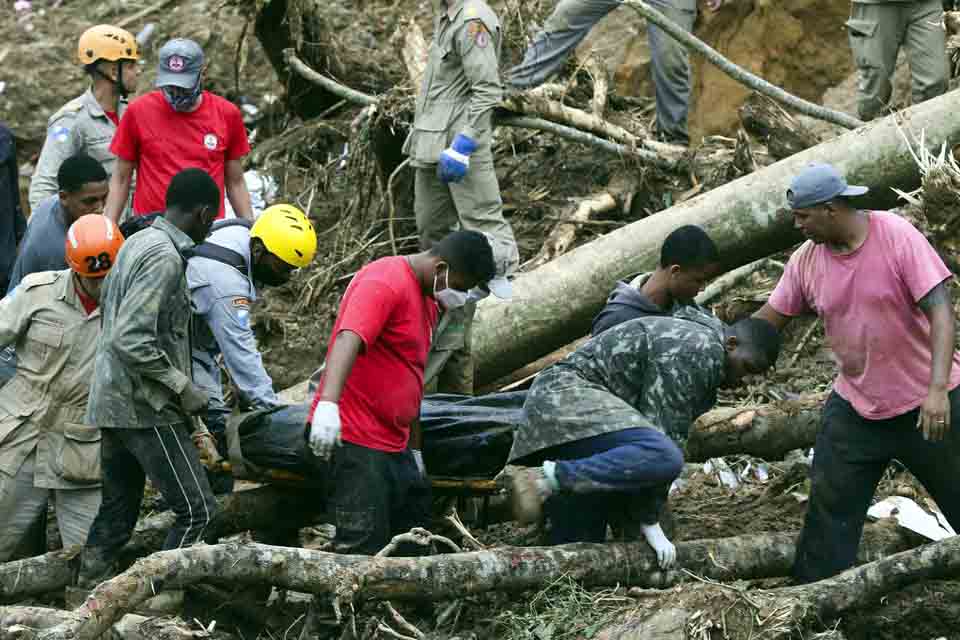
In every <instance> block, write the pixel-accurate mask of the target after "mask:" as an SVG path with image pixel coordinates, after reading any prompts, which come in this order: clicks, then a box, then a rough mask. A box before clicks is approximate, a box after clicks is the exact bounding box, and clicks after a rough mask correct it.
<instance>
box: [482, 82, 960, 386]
mask: <svg viewBox="0 0 960 640" xmlns="http://www.w3.org/2000/svg"><path fill="white" fill-rule="evenodd" d="M958 108H960V93H958V92H950V93H947V94H945V95H943V96H941V97H939V98H935V99H933V100H928V101H927V102H924V103H922V104H919V105H917V106H915V107H912V108H911V109H909V110H907V111H905V112H904V113H901V114H897V115H895V116H890V117H887V118H884V119H883V120H879V121H876V122H872V123H870V124H868V125H866V126H864V127H861V128H859V129H856V130H854V131H851V132H849V133H847V134H845V135H843V136H841V137H839V138H837V139H835V140H831V141H829V142H824V143H822V144H819V145H817V146H815V147H812V148H810V149H807V150H806V151H803V152H800V153H798V154H796V155H793V156H791V157H789V158H786V159H785V160H781V161H780V162H778V163H776V164H774V165H771V166H769V167H766V168H764V169H761V170H759V171H757V172H756V173H753V174H750V175H747V176H744V177H743V178H740V179H738V180H736V181H734V182H731V183H729V184H727V185H724V186H721V187H718V188H717V189H714V190H712V191H709V192H707V193H705V194H703V195H701V196H698V197H696V198H694V199H691V200H688V201H686V202H683V203H681V204H679V205H677V206H674V207H671V208H669V209H666V210H665V211H662V212H660V213H658V214H657V215H654V216H650V217H649V218H645V219H643V220H640V221H638V222H634V223H633V224H630V225H627V226H625V227H622V228H620V229H617V230H616V231H612V232H610V233H609V234H607V235H605V236H603V237H601V238H598V239H597V240H594V241H593V242H591V243H589V244H586V245H583V246H581V247H578V248H577V249H574V250H573V251H570V252H569V253H567V254H565V255H563V256H561V257H560V258H558V259H557V260H554V261H553V262H551V263H549V264H546V265H544V266H542V267H540V268H539V269H536V270H534V271H531V272H529V273H524V274H521V275H520V276H519V277H518V278H517V279H516V282H515V285H514V297H513V300H512V301H510V302H502V301H496V300H492V299H487V300H485V301H484V302H482V303H481V304H480V306H479V309H478V311H477V322H476V324H475V327H474V333H473V353H474V358H475V362H476V367H477V375H476V382H477V384H484V383H486V382H490V381H492V380H495V379H497V378H499V377H502V376H504V375H507V374H509V373H510V372H511V371H514V370H516V369H519V368H520V367H522V366H524V365H526V364H527V363H529V362H533V361H534V360H536V359H537V358H539V357H541V356H543V355H546V354H548V353H550V352H551V351H553V350H554V349H556V348H558V347H561V346H563V345H565V344H569V343H570V342H572V341H573V340H575V339H576V338H579V337H580V336H583V335H585V334H586V333H587V332H588V330H589V327H590V321H591V319H592V318H593V316H594V315H595V314H596V313H597V312H598V311H599V310H600V308H601V307H602V306H603V303H604V301H605V300H606V297H607V294H608V293H609V292H610V289H611V288H612V286H613V283H614V282H615V281H616V280H618V279H621V278H624V277H626V276H627V275H629V274H631V273H637V272H640V271H648V270H651V269H652V268H653V267H654V266H656V263H657V260H658V258H659V253H660V245H661V244H662V243H663V240H664V238H666V236H667V235H668V234H669V233H670V232H671V231H673V230H674V229H675V228H677V227H678V226H680V225H683V224H697V225H700V226H701V227H703V228H704V229H705V230H706V231H707V233H709V234H710V236H711V237H712V238H713V239H714V241H715V242H716V243H717V245H718V247H719V248H720V251H721V253H722V255H723V258H724V263H725V266H726V268H727V269H730V268H734V267H737V266H740V265H742V264H746V263H748V262H751V261H753V260H755V259H757V258H761V257H764V256H767V255H770V254H772V253H776V252H777V251H782V250H784V249H787V248H789V247H790V246H792V245H794V244H796V243H797V242H799V241H800V240H801V239H802V238H801V236H799V235H798V233H797V232H796V231H795V230H794V228H793V221H792V219H791V216H790V215H789V212H787V211H786V210H784V209H783V207H785V206H786V197H785V193H786V189H787V186H788V185H789V183H790V180H791V178H792V177H793V176H794V175H796V174H797V173H798V172H799V171H800V170H801V169H802V168H803V167H804V166H805V165H807V164H808V163H811V162H830V163H832V164H834V165H835V166H836V167H837V168H838V169H840V171H841V172H843V173H844V174H846V176H847V178H848V179H849V180H850V182H851V183H854V184H862V185H867V186H868V187H870V189H871V192H872V193H871V194H870V196H871V197H869V198H864V199H863V202H862V205H863V206H870V207H884V206H891V205H893V204H894V202H895V197H894V196H893V194H892V192H891V187H896V188H900V189H903V190H910V189H912V188H916V187H917V186H918V185H919V183H920V177H919V173H918V171H917V167H916V165H915V163H914V161H913V158H912V157H911V155H910V153H909V152H908V151H907V148H906V145H905V143H904V141H903V139H902V138H901V136H900V134H899V133H898V132H897V127H896V125H895V121H894V118H900V119H902V120H905V122H906V123H907V124H906V125H905V126H908V127H909V128H910V129H911V130H913V131H914V132H919V131H920V129H923V130H924V131H925V137H924V140H925V144H926V145H927V146H928V147H929V148H931V149H933V148H938V147H939V146H940V145H941V144H942V143H943V142H947V143H948V146H952V145H953V144H954V143H956V142H958V141H960V119H958V118H955V117H954V114H955V113H956V112H957V110H958Z"/></svg>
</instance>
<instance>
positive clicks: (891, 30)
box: [847, 0, 949, 120]
mask: <svg viewBox="0 0 960 640" xmlns="http://www.w3.org/2000/svg"><path fill="white" fill-rule="evenodd" d="M942 16H943V6H942V4H941V0H916V1H915V2H886V3H883V4H865V3H862V2H853V3H852V4H851V8H850V19H849V20H848V21H847V31H848V34H849V37H850V49H851V51H852V53H853V61H854V64H856V65H857V69H858V70H859V76H860V77H859V84H858V87H857V89H858V94H859V95H858V100H857V110H858V111H859V114H860V117H861V118H862V119H863V120H872V119H874V118H876V117H878V116H882V115H885V111H886V109H887V108H888V107H889V103H890V98H891V96H892V94H893V84H892V78H893V72H894V70H895V69H896V66H897V54H898V53H899V51H900V47H901V46H903V47H906V49H907V61H908V62H909V64H910V84H911V95H912V101H913V104H919V103H921V102H923V101H924V100H929V99H930V98H935V97H937V96H939V95H942V94H943V93H945V92H946V90H947V82H948V80H949V70H948V66H947V55H946V32H945V31H944V29H943V27H942V26H941V24H940V22H941V18H942Z"/></svg>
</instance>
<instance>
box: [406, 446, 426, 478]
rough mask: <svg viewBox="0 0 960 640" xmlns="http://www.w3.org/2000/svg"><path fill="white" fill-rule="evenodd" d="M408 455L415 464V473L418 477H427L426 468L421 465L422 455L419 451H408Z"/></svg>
mask: <svg viewBox="0 0 960 640" xmlns="http://www.w3.org/2000/svg"><path fill="white" fill-rule="evenodd" d="M410 453H412V454H413V461H414V462H416V463H417V471H419V472H420V477H421V478H425V477H427V467H426V466H424V464H423V453H422V452H421V451H420V449H410Z"/></svg>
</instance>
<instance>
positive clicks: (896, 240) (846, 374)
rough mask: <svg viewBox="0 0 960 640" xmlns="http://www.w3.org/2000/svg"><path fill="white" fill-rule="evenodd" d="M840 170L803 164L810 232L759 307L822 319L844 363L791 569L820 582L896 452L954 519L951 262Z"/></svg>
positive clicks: (781, 316) (794, 198) (958, 442)
mask: <svg viewBox="0 0 960 640" xmlns="http://www.w3.org/2000/svg"><path fill="white" fill-rule="evenodd" d="M866 191H867V189H866V187H857V186H848V185H847V183H846V181H845V180H844V179H843V176H841V175H840V174H839V173H838V172H837V170H836V169H835V168H833V167H832V166H830V165H825V164H815V165H810V166H809V167H808V168H807V169H806V170H804V171H803V172H802V173H801V174H800V175H798V176H797V177H796V178H794V180H793V182H792V183H791V185H790V190H789V191H787V200H788V201H789V203H790V207H791V208H792V209H793V215H794V219H795V221H796V225H797V227H799V228H800V229H801V230H802V231H803V233H804V235H806V236H807V238H808V239H809V241H808V242H806V243H805V244H804V245H803V246H801V247H800V248H799V249H797V251H796V252H795V253H794V254H793V256H792V257H791V258H790V263H789V264H788V265H787V268H786V270H785V271H784V273H783V278H781V280H780V282H779V283H778V284H777V288H776V290H775V291H774V292H773V294H772V295H771V296H770V300H769V301H768V302H767V304H765V305H764V306H763V308H761V309H760V310H759V311H758V312H757V313H756V314H755V315H756V316H757V317H759V318H762V319H764V320H767V321H769V322H771V323H772V324H773V325H774V326H776V327H777V328H778V329H783V327H784V326H786V324H787V323H788V322H789V321H790V320H791V319H792V318H794V317H796V316H798V315H802V314H804V313H810V312H813V313H816V314H817V315H819V316H820V317H821V318H822V319H823V325H824V329H825V331H826V335H827V339H828V341H829V344H830V348H831V349H832V350H833V353H834V356H835V357H836V360H837V364H838V366H839V369H840V372H839V375H838V376H837V379H836V381H835V382H834V385H833V393H832V394H831V395H830V397H829V399H828V400H827V403H826V405H825V406H824V408H823V418H822V423H821V425H820V432H819V433H818V434H817V442H816V448H815V449H814V458H813V470H812V472H811V490H810V502H809V507H808V509H807V516H806V521H805V522H804V526H803V531H802V532H801V534H800V540H799V542H798V543H797V556H796V563H795V564H794V568H793V573H794V577H795V578H796V579H797V580H798V581H799V582H812V581H815V580H821V579H823V578H826V577H829V576H831V575H834V574H836V573H839V572H841V571H843V570H845V569H847V568H849V567H851V566H853V562H854V560H855V559H856V555H857V545H858V544H859V543H860V534H861V532H862V531H863V522H864V519H865V518H866V514H867V508H868V507H869V506H870V501H871V499H872V498H873V493H874V490H875V489H876V487H877V483H879V482H880V478H881V477H882V476H883V473H884V471H885V470H886V468H887V465H888V464H889V463H890V461H891V460H893V459H894V458H896V459H897V460H899V461H900V462H902V463H903V464H904V465H905V466H906V467H907V468H908V469H909V470H910V471H911V473H913V474H914V476H916V478H917V479H918V480H920V482H922V483H923V485H924V487H926V489H927V491H929V492H930V495H931V496H933V498H934V500H936V501H937V505H938V506H939V507H940V509H941V510H942V511H943V513H944V515H945V516H946V517H947V520H949V521H950V524H951V525H952V526H953V527H960V483H957V481H956V472H957V469H960V429H951V417H952V416H954V415H958V416H960V391H958V389H957V386H958V384H960V359H958V357H957V354H955V353H954V348H953V340H954V319H953V307H952V305H951V304H950V292H949V289H948V283H947V280H948V279H949V278H950V272H949V271H948V270H947V268H946V266H944V264H943V261H942V260H941V259H940V257H939V256H938V255H937V253H936V251H934V250H933V247H931V246H930V244H929V243H928V242H927V240H926V238H924V237H923V235H921V234H920V232H919V231H917V230H916V229H915V228H914V227H913V226H911V225H910V223H909V222H907V221H906V220H904V219H903V218H901V217H899V216H898V215H896V214H893V213H890V212H886V211H860V210H858V209H856V208H854V207H853V206H852V204H851V202H850V200H849V198H850V197H851V196H858V195H862V194H864V193H866Z"/></svg>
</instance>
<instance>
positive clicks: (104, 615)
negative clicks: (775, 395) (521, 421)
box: [0, 526, 960, 640]
mask: <svg viewBox="0 0 960 640" xmlns="http://www.w3.org/2000/svg"><path fill="white" fill-rule="evenodd" d="M795 539H796V533H795V532H790V533H776V534H759V535H752V536H740V537H735V538H724V539H716V540H697V541H690V542H681V543H679V544H677V558H678V565H679V567H682V568H684V569H687V570H689V571H692V572H694V573H697V574H698V575H701V576H705V577H708V578H712V579H715V580H730V579H735V578H742V579H755V578H764V577H771V576H782V575H785V574H786V573H787V571H788V570H789V568H790V566H791V565H792V563H793V554H794V541H795ZM910 540H911V539H909V538H907V536H906V535H905V534H904V533H903V532H902V531H900V530H898V529H896V527H889V526H884V527H880V526H873V527H868V529H867V530H866V531H865V532H864V542H863V543H862V544H861V551H862V553H868V554H870V553H877V551H878V549H877V547H880V548H881V549H880V552H881V553H883V552H890V551H891V550H894V549H903V548H906V547H908V546H910ZM957 544H960V542H958V543H957ZM954 555H955V556H956V558H957V562H960V553H957V554H954ZM558 575H566V576H568V577H569V578H570V579H573V580H577V581H580V582H582V583H584V584H586V585H613V584H621V585H638V586H655V587H663V586H665V585H669V584H674V583H676V582H678V581H681V580H683V579H685V578H686V574H685V573H683V572H682V571H681V570H680V569H678V570H677V571H671V572H668V573H664V572H662V571H661V570H660V569H659V567H658V565H657V560H656V558H655V557H654V555H653V553H652V551H651V550H650V548H649V546H648V545H647V544H646V543H644V542H635V543H629V544H576V545H561V546H556V547H533V548H521V547H502V548H498V549H491V550H487V551H477V552H472V553H457V554H449V555H440V556H428V557H422V558H375V557H369V556H347V555H339V554H333V553H325V552H321V551H312V550H307V549H296V548H291V547H271V546H268V545H262V544H255V543H246V544H240V543H233V544H219V545H211V546H207V545H196V546H193V547H189V548H185V549H176V550H172V551H161V552H159V553H155V554H153V555H152V556H149V557H147V558H143V559H141V560H139V561H138V562H137V563H136V564H134V565H133V566H132V567H131V568H130V569H128V570H127V571H125V572H124V573H122V574H120V575H118V576H117V577H115V578H113V579H111V580H108V581H107V582H104V583H103V584H101V585H99V586H98V587H97V588H96V589H95V590H94V591H93V593H92V594H91V595H90V596H89V597H88V598H87V599H86V601H85V603H84V604H83V605H82V606H81V607H79V608H78V609H77V610H76V611H74V612H73V613H74V614H75V615H76V619H73V620H70V621H68V622H66V623H64V624H60V625H58V626H56V627H54V628H52V629H49V630H46V631H44V632H42V633H41V634H39V636H38V637H39V638H41V640H67V639H69V640H93V639H94V638H97V637H99V635H100V634H102V633H104V632H105V631H106V630H107V629H108V628H109V627H110V625H111V624H113V622H115V621H116V620H118V619H119V618H120V617H122V616H123V615H124V614H125V613H127V612H129V611H131V610H132V609H133V608H134V607H136V606H137V605H139V604H140V603H142V602H143V601H145V600H147V599H148V598H150V597H152V596H153V595H154V593H155V591H157V590H161V589H175V588H181V587H184V586H187V585H190V584H194V583H197V582H201V581H205V580H217V581H224V580H226V581H230V582H232V583H237V584H272V585H275V586H277V587H279V588H282V589H292V590H294V591H301V592H308V593H314V594H315V595H317V596H322V595H331V596H339V598H340V599H341V600H343V601H344V604H347V605H350V606H352V604H353V603H352V602H351V601H350V599H349V598H351V597H355V598H363V599H393V598H400V599H410V598H432V599H443V600H448V599H451V598H458V597H463V596H467V595H472V594H477V593H484V592H488V591H491V590H494V589H497V590H507V591H518V590H524V589H533V588H541V587H543V586H544V585H546V584H549V583H551V582H552V581H554V580H555V579H556V577H557V576H558ZM2 632H3V629H0V635H2Z"/></svg>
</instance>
